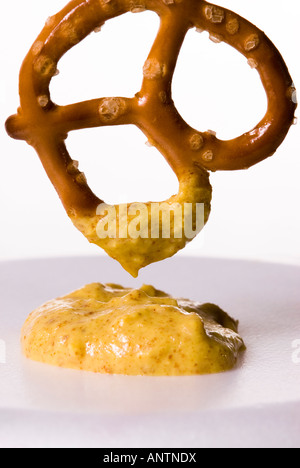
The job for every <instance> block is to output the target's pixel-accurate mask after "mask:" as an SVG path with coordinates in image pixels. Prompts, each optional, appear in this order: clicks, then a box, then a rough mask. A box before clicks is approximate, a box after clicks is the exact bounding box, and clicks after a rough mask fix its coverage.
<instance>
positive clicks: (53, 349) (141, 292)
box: [21, 283, 245, 376]
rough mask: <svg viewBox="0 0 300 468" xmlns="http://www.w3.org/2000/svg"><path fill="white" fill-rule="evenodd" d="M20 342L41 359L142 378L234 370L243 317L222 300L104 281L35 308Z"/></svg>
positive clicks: (241, 344)
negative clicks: (235, 316) (218, 302)
mask: <svg viewBox="0 0 300 468" xmlns="http://www.w3.org/2000/svg"><path fill="white" fill-rule="evenodd" d="M21 343H22V349H23V353H24V354H25V356H26V357H28V358H30V359H32V360H35V361H40V362H43V363H47V364H52V365H55V366H60V367H66V368H72V369H80V370H85V371H92V372H98V373H103V374H104V373H105V374H123V375H142V376H179V375H194V374H211V373H218V372H223V371H227V370H229V369H232V368H233V367H234V366H235V364H236V363H237V360H238V357H239V355H240V353H241V352H242V351H243V350H244V349H245V346H244V342H243V340H242V338H241V337H240V336H239V335H238V330H237V322H236V321H234V320H233V319H232V318H230V317H229V316H228V315H227V314H226V313H225V312H223V311H222V310H221V309H220V308H219V307H217V306H215V305H212V304H205V305H200V304H199V303H196V302H192V301H189V300H185V299H173V298H172V297H170V296H169V295H167V294H165V293H164V292H162V291H158V290H156V289H155V288H154V287H152V286H143V287H142V288H140V289H129V288H123V287H121V286H118V285H113V284H107V285H103V284H100V283H95V284H89V285H87V286H85V287H83V288H82V289H79V290H77V291H75V292H72V293H71V294H68V295H67V296H65V297H61V298H58V299H56V300H53V301H50V302H48V303H46V304H44V305H43V306H41V307H40V308H38V309H37V310H35V311H34V312H32V313H31V314H30V316H29V317H28V319H27V320H26V322H25V324H24V326H23V329H22V337H21Z"/></svg>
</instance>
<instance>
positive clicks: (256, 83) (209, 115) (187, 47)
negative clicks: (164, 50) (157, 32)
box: [173, 30, 267, 140]
mask: <svg viewBox="0 0 300 468" xmlns="http://www.w3.org/2000/svg"><path fill="white" fill-rule="evenodd" d="M195 51H197V53H195ZM249 65H250V64H248V63H247V60H246V59H245V57H244V56H243V55H241V54H240V53H238V52H237V51H236V50H235V49H233V48H232V47H230V46H229V45H227V44H225V43H221V44H218V45H216V44H214V43H213V42H211V41H209V40H208V33H207V32H204V33H202V34H201V35H200V34H197V33H196V32H195V30H191V31H189V32H188V34H187V37H186V39H185V42H184V44H183V47H182V50H181V53H180V55H179V60H178V65H177V68H176V71H175V76H174V81H173V99H174V101H175V104H176V107H177V109H178V111H179V113H180V114H181V115H182V117H183V118H184V119H185V120H186V121H187V122H188V124H189V125H191V126H192V127H194V128H196V129H198V130H200V131H207V130H208V129H213V130H214V131H216V132H217V137H218V138H219V139H221V140H227V139H232V138H235V137H237V136H239V135H241V134H243V133H245V132H247V131H249V130H251V129H252V128H253V127H255V126H256V125H257V123H258V122H259V121H260V120H261V119H262V118H263V116H264V115H265V113H266V110H267V97H266V94H265V91H264V88H263V86H262V84H261V81H260V77H259V74H258V73H257V71H256V70H255V69H251V66H249ZM228 115H230V119H229V118H228Z"/></svg>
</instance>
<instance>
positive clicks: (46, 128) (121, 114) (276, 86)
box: [6, 0, 297, 276]
mask: <svg viewBox="0 0 300 468" xmlns="http://www.w3.org/2000/svg"><path fill="white" fill-rule="evenodd" d="M145 10H151V11H154V12H156V13H157V14H158V15H159V17H160V21H161V24H160V29H159V32H158V35H157V37H156V40H155V42H154V44H153V47H152V49H151V51H150V54H149V56H148V58H147V60H146V62H145V65H144V69H143V72H144V79H143V83H142V88H141V90H140V91H139V92H138V93H137V94H136V96H135V97H133V98H132V99H128V98H122V97H109V98H102V99H94V100H91V101H86V102H81V103H77V104H72V105H68V106H60V105H57V104H55V103H53V102H52V101H51V97H50V92H49V84H50V81H51V79H52V77H53V76H55V75H56V74H57V63H58V61H59V60H60V59H61V57H62V56H63V55H64V54H65V53H66V52H67V51H68V50H70V49H71V48H72V47H73V46H74V45H75V44H77V43H78V42H80V41H82V40H83V39H84V38H85V37H86V36H87V35H88V34H90V33H91V32H93V31H99V30H100V28H101V26H102V25H103V24H104V23H105V21H108V20H110V19H112V18H114V17H117V16H120V15H122V14H124V13H127V12H141V11H145ZM191 28H196V30H197V31H208V33H209V36H210V38H211V39H212V40H213V41H214V42H219V41H223V42H225V43H227V44H229V45H230V46H232V47H234V48H235V49H236V50H238V51H239V52H240V53H241V54H243V55H244V56H245V57H246V59H247V61H248V63H249V65H250V66H251V67H253V68H255V69H256V70H257V71H258V73H259V75H260V78H261V80H262V84H263V86H264V88H265V91H266V94H267V98H268V109H267V112H266V115H265V116H264V118H263V119H262V120H261V122H259V123H258V125H257V126H256V127H255V128H254V129H251V130H250V131H249V132H247V133H245V134H243V135H241V136H240V137H238V138H235V139H233V140H229V141H221V140H219V139H218V138H217V137H216V135H215V133H214V132H212V131H211V132H205V133H201V132H198V131H197V130H195V129H193V128H191V127H190V126H189V125H188V124H187V123H186V122H185V121H184V120H183V119H182V117H181V116H180V115H179V113H178V111H177V109H176V107H175V105H174V102H173V100H172V95H171V83H172V78H173V74H174V70H175V67H176V63H177V57H178V54H179V52H180V49H181V46H182V44H183V41H184V39H185V36H186V34H187V32H188V30H189V29H191ZM20 98H21V107H20V109H19V111H18V114H17V115H14V116H12V117H10V118H9V119H8V120H7V122H6V128H7V131H8V133H9V135H10V136H12V137H13V138H17V139H23V140H26V141H27V142H28V143H29V144H30V145H32V146H33V147H34V148H35V150H36V151H37V153H38V155H39V157H40V159H41V161H42V164H43V166H44V168H45V170H46V172H47V174H48V176H49V178H50V180H51V181H52V183H53V185H54V187H55V189H56V190H57V192H58V195H59V196H60V198H61V201H62V203H63V205H64V207H65V209H66V211H67V213H68V215H69V216H70V218H71V219H72V221H73V223H74V224H75V226H76V227H77V228H78V229H79V230H80V231H81V232H82V233H83V234H84V235H85V236H86V237H87V238H88V240H89V241H90V242H93V243H96V244H97V245H100V246H101V247H103V248H104V249H105V250H106V251H107V252H108V254H109V255H111V256H112V257H113V258H115V259H117V260H118V261H119V262H120V263H121V264H122V265H123V267H124V268H125V269H126V270H127V271H129V272H130V273H131V274H132V275H134V276H137V273H138V271H139V269H140V268H142V267H144V266H146V265H148V264H150V263H152V262H155V261H159V260H162V259H164V258H167V257H169V256H171V255H174V254H175V253H176V252H177V251H178V250H179V249H182V248H183V247H184V246H185V245H186V243H187V242H189V241H190V239H189V238H187V237H186V236H182V237H181V238H179V239H178V238H176V235H175V234H176V232H177V231H178V226H177V225H176V223H175V222H173V224H172V223H171V232H170V238H169V239H165V238H162V237H159V238H155V239H153V238H151V236H150V237H149V238H147V239H146V238H145V239H144V238H141V239H132V238H123V237H122V238H121V236H119V237H117V238H116V239H112V238H107V239H100V238H99V236H98V235H97V226H98V225H99V223H100V224H101V222H102V221H103V216H102V215H101V214H99V211H97V209H98V207H99V206H102V205H103V204H102V201H101V200H100V199H99V198H98V197H96V196H95V195H94V193H93V192H92V191H91V190H90V188H89V187H88V185H87V182H86V178H85V176H84V174H83V173H81V172H79V170H78V164H77V163H76V162H74V161H72V159H71V157H70V156H69V154H68V151H67V149H66V146H65V142H64V140H65V139H66V137H67V135H68V132H70V131H74V130H78V129H82V128H91V127H100V126H106V125H125V124H134V125H136V126H137V127H138V128H139V129H140V130H141V131H143V132H144V134H145V135H146V137H147V139H148V141H150V142H151V144H153V145H154V146H155V147H156V148H157V149H158V150H159V151H160V152H161V153H162V154H163V156H164V157H165V158H166V160H167V162H168V163H169V165H170V166H171V168H172V169H173V171H174V172H175V174H176V176H177V178H178V181H179V192H178V194H177V195H175V196H173V197H171V198H170V199H169V200H167V201H166V202H162V203H161V204H160V205H159V206H158V207H161V208H162V210H165V211H167V212H168V211H169V214H170V213H171V211H172V209H173V207H174V206H177V205H178V204H179V205H184V204H185V203H190V204H191V205H190V206H192V209H191V211H192V214H193V215H194V214H195V213H196V206H197V204H203V205H204V222H206V221H207V219H208V217H209V213H210V203H211V193H212V189H211V186H210V183H209V174H208V171H217V170H238V169H245V168H249V167H250V166H252V165H254V164H256V163H258V162H260V161H262V160H263V159H265V158H267V157H269V156H271V155H272V154H274V152H275V151H276V150H277V148H278V147H279V145H280V144H281V143H282V142H283V140H284V138H285V137H286V135H287V132H288V130H289V128H290V126H291V125H292V123H293V122H294V113H295V109H296V106H297V103H296V90H295V87H294V84H293V81H292V79H291V77H290V74H289V72H288V69H287V67H286V64H285V62H284V60H283V58H282V57H281V55H280V53H279V52H278V50H277V49H276V47H275V46H274V45H273V44H272V42H271V41H270V40H269V39H268V38H267V37H266V35H265V34H264V33H263V32H262V31H260V30H259V29H258V28H257V27H256V26H254V25H253V24H251V23H249V22H248V21H247V20H245V19H244V18H242V17H240V16H238V15H237V14H235V13H234V12H232V11H229V10H227V9H225V8H223V7H219V6H216V5H213V4H210V3H207V2H205V1H203V0H143V1H133V0H89V1H86V2H83V1H82V0H72V1H71V2H69V3H68V5H66V7H65V8H63V10H62V11H61V12H59V13H57V15H54V16H53V17H51V18H49V19H48V20H47V21H46V24H45V27H44V29H43V30H42V32H41V33H40V35H39V36H38V38H37V40H36V41H35V42H34V44H33V46H32V48H31V49H30V51H29V53H28V55H27V57H26V58H25V60H24V63H23V65H22V68H21V72H20ZM106 206H107V207H109V206H108V205H106ZM146 206H147V207H148V208H149V210H150V208H151V207H150V204H147V205H146ZM114 208H115V209H116V213H117V216H121V215H120V213H121V211H122V209H123V208H122V205H120V206H116V207H114ZM123 211H124V210H123ZM149 213H150V211H149ZM126 215H128V213H125V214H124V212H123V214H122V216H123V217H124V216H126ZM145 216H146V215H145ZM122 219H123V218H122ZM148 221H151V213H150V214H149V219H148ZM181 221H183V223H184V221H185V219H182V220H181ZM120 222H121V218H117V219H116V224H120ZM149 229H150V228H149Z"/></svg>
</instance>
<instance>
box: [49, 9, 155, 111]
mask: <svg viewBox="0 0 300 468" xmlns="http://www.w3.org/2000/svg"><path fill="white" fill-rule="evenodd" d="M158 28H159V18H158V16H157V15H156V14H155V13H153V12H150V11H146V12H143V13H139V14H132V13H127V14H125V15H122V16H120V17H117V18H114V19H111V20H109V21H107V22H106V23H105V24H104V25H103V26H102V28H101V31H100V32H98V33H97V34H95V32H93V33H91V34H90V35H89V36H88V37H87V38H86V39H84V40H83V41H82V42H80V43H79V44H77V45H76V46H75V47H73V48H72V49H71V50H69V51H68V53H67V54H65V55H64V56H63V57H62V59H61V60H60V61H59V63H58V69H59V70H60V74H59V76H58V77H56V78H55V79H54V80H52V81H51V84H50V91H51V97H52V100H53V101H54V102H56V103H58V104H61V105H67V104H70V103H73V102H79V101H84V100H89V99H95V98H101V97H105V96H124V97H133V96H134V95H135V94H136V93H137V92H138V91H139V89H140V88H141V83H142V79H143V65H144V63H145V61H146V59H147V56H148V54H149V50H150V49H151V46H152V44H153V41H154V39H155V37H156V34H157V31H158ZM129 32H130V33H129Z"/></svg>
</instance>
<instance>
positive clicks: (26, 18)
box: [0, 0, 300, 264]
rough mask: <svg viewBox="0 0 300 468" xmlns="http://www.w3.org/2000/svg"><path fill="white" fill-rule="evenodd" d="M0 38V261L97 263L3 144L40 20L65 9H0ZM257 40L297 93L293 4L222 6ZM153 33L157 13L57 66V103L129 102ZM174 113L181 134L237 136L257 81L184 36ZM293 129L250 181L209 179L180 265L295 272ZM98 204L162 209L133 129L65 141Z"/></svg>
mask: <svg viewBox="0 0 300 468" xmlns="http://www.w3.org/2000/svg"><path fill="white" fill-rule="evenodd" d="M3 3H4V5H2V13H1V17H2V21H1V29H0V53H1V75H0V124H1V125H0V148H1V183H0V207H1V245H0V259H1V260H3V259H15V258H28V257H41V256H42V257H47V256H51V257H52V256H60V255H95V254H96V255H104V253H103V252H102V251H101V250H99V248H98V247H96V246H92V245H90V244H89V243H88V242H87V241H86V239H85V238H84V237H83V236H82V235H81V234H80V233H79V232H77V230H76V229H75V228H74V227H73V225H72V224H71V222H70V221H69V219H68V217H67V215H66V214H65V212H64V210H63V208H62V205H61V203H60V201H59V199H58V197H57V195H56V193H55V191H54V189H53V187H52V185H51V183H50V182H49V181H48V179H47V177H46V174H45V173H44V170H43V169H42V166H41V164H40V161H39V159H38V156H37V155H36V154H35V152H34V150H33V149H32V148H31V147H29V146H28V145H26V143H24V142H19V141H14V140H11V139H10V138H9V137H8V136H7V135H6V133H5V130H4V122H5V120H6V118H7V117H8V116H9V115H10V114H12V113H15V112H16V109H17V107H18V104H19V101H18V71H19V68H20V65H21V62H22V59H23V58H24V56H25V55H26V53H27V50H28V49H29V47H30V46H31V44H32V42H33V41H34V40H35V37H36V36H37V35H38V33H39V32H40V30H41V29H42V27H43V25H44V22H45V20H46V19H47V17H48V16H49V15H52V14H54V13H56V12H57V11H58V10H60V9H61V8H62V7H63V6H64V5H65V3H66V0H51V1H50V0H43V1H41V0H26V1H24V0H14V1H13V2H3ZM219 4H221V5H222V6H225V7H226V8H229V9H231V10H233V11H235V12H237V13H239V14H241V15H242V16H244V17H246V18H247V19H248V20H250V21H252V22H253V23H255V24H256V25H257V26H258V27H260V28H261V29H263V30H264V31H265V32H266V33H267V35H269V37H270V38H271V39H272V40H273V42H274V43H275V44H276V45H277V47H278V48H279V50H280V51H281V53H282V54H283V56H284V58H285V60H286V62H287V64H288V67H289V69H290V72H291V74H292V76H293V79H294V82H295V84H296V86H297V85H298V86H299V87H300V66H299V43H300V41H299V37H300V33H299V13H300V6H299V0H285V2H284V3H282V1H279V0H243V1H241V0H220V1H219ZM157 29H158V17H157V16H156V15H155V14H154V13H150V12H145V13H143V14H131V13H130V14H127V15H124V16H122V17H121V18H117V19H114V20H111V21H109V22H108V23H107V24H106V25H105V26H104V27H103V30H102V31H101V33H100V34H93V35H91V36H90V37H89V38H87V39H86V40H85V41H84V42H82V43H81V44H80V45H78V46H77V47H75V48H74V49H72V51H70V52H69V53H68V54H67V55H66V56H65V57H64V58H63V59H62V60H61V62H60V63H59V70H60V72H61V73H60V75H59V76H58V77H55V78H54V80H53V82H52V85H51V91H52V98H53V100H54V101H55V102H57V103H59V104H67V103H72V102H76V101H78V100H83V99H89V98H96V97H103V96H122V95H123V96H129V97H131V96H133V95H134V94H135V93H136V92H137V91H138V90H139V88H140V84H141V80H142V67H143V63H144V61H145V60H146V58H147V54H148V51H149V49H150V47H151V44H152V42H153V40H154V37H155V34H156V32H157ZM173 95H174V100H175V103H176V106H177V108H178V110H179V111H180V112H181V114H182V116H183V117H184V118H185V119H186V120H187V121H188V123H189V124H191V125H192V126H194V127H195V128H198V129H199V130H201V131H205V130H207V129H213V130H215V131H217V134H218V136H219V137H220V138H223V139H226V138H231V137H234V136H238V135H239V134H241V133H243V132H244V131H247V130H249V129H250V128H252V127H253V126H254V125H255V124H256V123H257V122H258V121H259V120H260V118H261V117H262V116H263V114H264V112H265V109H266V98H265V95H264V91H263V88H262V86H261V84H260V80H259V76H258V74H257V72H256V71H255V70H251V69H250V68H249V66H248V65H247V63H246V60H245V59H244V57H242V56H240V55H239V54H238V53H237V52H236V51H235V50H234V49H232V48H230V47H229V46H227V45H225V44H219V45H216V44H213V43H212V42H211V41H209V40H208V37H207V33H204V34H201V35H200V34H197V33H196V32H195V31H194V30H193V31H190V32H189V34H188V36H187V38H186V41H185V44H184V47H183V49H182V53H181V55H180V58H179V63H178V67H177V71H176V73H175V79H174V85H173ZM299 132H300V125H298V126H294V127H292V129H291V131H290V133H289V135H288V137H287V139H286V140H285V142H284V144H283V145H282V146H281V147H280V149H279V150H278V152H277V154H276V155H275V156H274V157H272V158H270V159H268V160H266V161H265V162H263V163H261V164H259V165H257V166H256V167H254V168H252V169H250V170H248V171H238V172H232V173H225V172H220V173H216V174H213V175H212V177H211V181H212V184H213V187H214V199H213V210H212V215H211V218H210V221H209V223H208V225H207V227H206V229H205V232H204V234H202V235H201V236H199V237H198V238H197V239H196V240H194V241H193V242H192V243H191V244H190V245H189V246H188V247H187V248H186V249H185V250H184V252H183V253H182V254H190V255H202V256H216V257H234V258H251V259H259V260H271V261H284V262H291V263H298V264H300V241H299V239H300V212H299V200H300V183H299V175H300V140H299V136H300V134H299ZM67 144H68V149H69V150H70V153H71V156H72V157H73V159H78V160H79V161H80V169H81V170H83V171H84V172H85V173H86V175H87V177H88V180H89V183H90V186H91V187H92V189H93V190H94V191H95V192H96V193H97V195H98V196H99V197H100V198H102V199H104V200H105V201H106V202H109V203H119V202H131V201H135V200H137V201H148V200H153V201H154V200H163V199H166V198H168V197H169V196H170V195H172V194H173V193H175V192H176V191H177V181H176V178H175V176H174V174H173V173H172V171H171V169H170V168H169V167H168V165H167V164H166V162H165V161H164V158H163V157H162V156H161V155H160V154H159V153H158V151H157V150H156V149H153V148H148V147H147V146H145V137H144V135H143V134H142V133H141V132H140V131H139V130H138V129H137V128H135V127H111V128H101V129H93V130H84V131H80V132H73V133H71V134H70V135H69V139H68V140H67Z"/></svg>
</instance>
